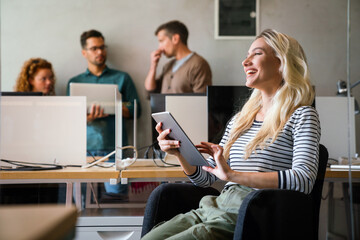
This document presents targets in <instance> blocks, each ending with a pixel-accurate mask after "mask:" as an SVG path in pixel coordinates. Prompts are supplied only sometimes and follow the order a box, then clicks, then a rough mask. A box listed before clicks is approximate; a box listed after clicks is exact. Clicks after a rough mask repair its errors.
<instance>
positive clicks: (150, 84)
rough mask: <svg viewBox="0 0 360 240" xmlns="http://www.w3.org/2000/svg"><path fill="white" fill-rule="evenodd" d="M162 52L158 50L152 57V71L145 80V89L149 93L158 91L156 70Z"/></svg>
mask: <svg viewBox="0 0 360 240" xmlns="http://www.w3.org/2000/svg"><path fill="white" fill-rule="evenodd" d="M161 54H162V51H161V50H160V49H157V50H155V51H153V52H152V53H151V55H150V70H149V72H148V74H147V76H146V79H145V89H146V90H147V91H149V92H151V91H154V90H155V89H156V87H157V86H156V80H155V77H156V68H157V65H158V63H159V60H160V57H161Z"/></svg>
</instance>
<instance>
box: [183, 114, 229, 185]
mask: <svg viewBox="0 0 360 240" xmlns="http://www.w3.org/2000/svg"><path fill="white" fill-rule="evenodd" d="M233 122H234V118H232V119H231V121H229V123H228V125H227V126H226V129H225V132H224V135H223V137H222V138H221V141H220V143H219V145H220V146H222V147H224V144H225V143H226V141H227V140H228V136H229V133H230V130H231V127H232V125H233ZM207 161H208V162H209V164H210V166H211V167H215V166H216V163H215V161H214V159H213V157H211V156H210V157H209V158H208V159H207ZM187 176H188V178H189V179H190V181H191V182H192V183H193V184H194V185H196V186H199V187H209V186H211V185H212V184H213V183H214V182H215V181H216V180H218V178H217V177H216V176H215V175H214V174H211V173H209V172H207V171H204V170H203V169H202V168H201V167H200V166H197V168H196V172H195V173H194V174H192V175H187Z"/></svg>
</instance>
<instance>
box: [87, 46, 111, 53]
mask: <svg viewBox="0 0 360 240" xmlns="http://www.w3.org/2000/svg"><path fill="white" fill-rule="evenodd" d="M106 49H107V46H106V45H102V46H100V47H96V46H95V47H91V48H85V50H88V51H91V52H96V51H97V50H101V51H104V50H106Z"/></svg>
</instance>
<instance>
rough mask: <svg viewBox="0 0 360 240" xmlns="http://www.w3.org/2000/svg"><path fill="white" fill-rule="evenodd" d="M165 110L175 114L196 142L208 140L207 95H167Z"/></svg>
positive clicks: (187, 133)
mask: <svg viewBox="0 0 360 240" xmlns="http://www.w3.org/2000/svg"><path fill="white" fill-rule="evenodd" d="M165 110H166V111H168V112H170V113H171V114H172V115H173V116H174V118H175V119H176V121H177V122H178V123H179V124H180V126H181V128H182V129H183V130H184V131H185V133H186V135H187V136H188V137H189V138H190V140H191V141H192V142H193V143H194V144H200V142H201V141H207V139H208V121H207V97H206V96H171V95H169V96H166V97H165Z"/></svg>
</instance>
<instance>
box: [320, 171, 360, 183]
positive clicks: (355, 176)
mask: <svg viewBox="0 0 360 240" xmlns="http://www.w3.org/2000/svg"><path fill="white" fill-rule="evenodd" d="M351 177H352V181H353V182H360V171H359V170H352V171H351ZM348 178H349V171H347V170H334V169H330V168H327V169H326V173H325V179H324V180H325V181H327V182H348V181H349V179H348Z"/></svg>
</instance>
